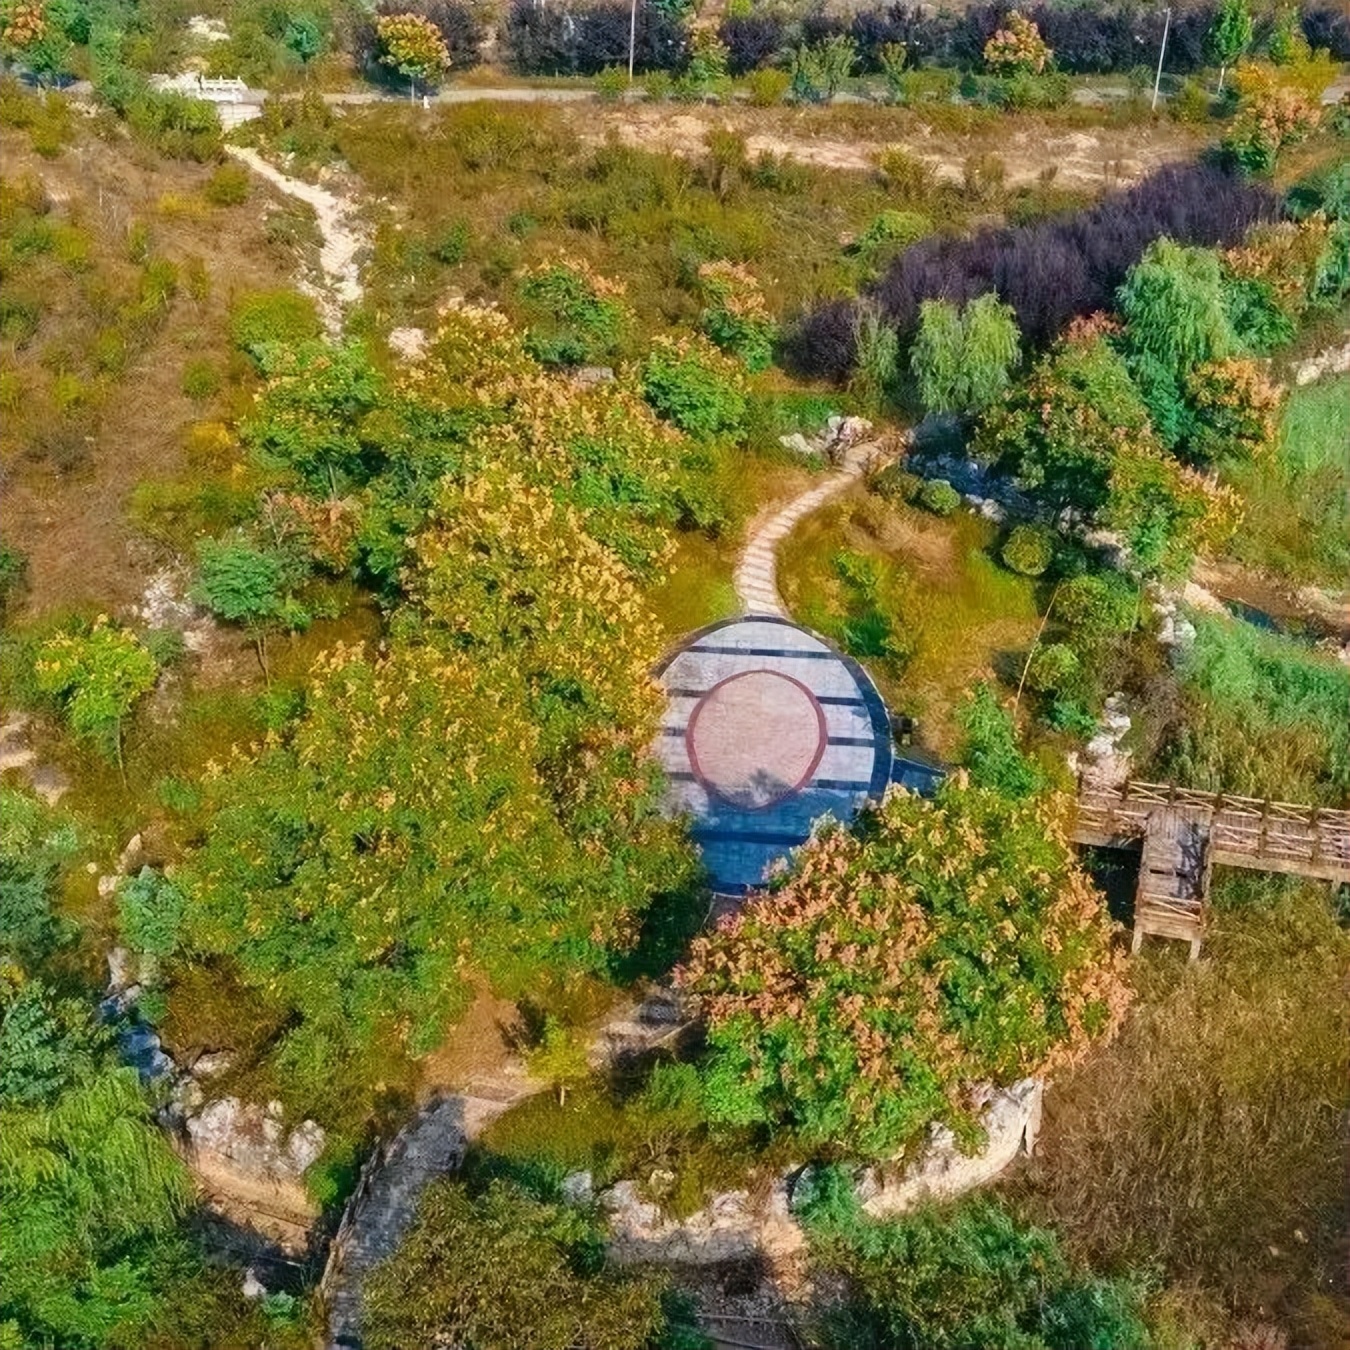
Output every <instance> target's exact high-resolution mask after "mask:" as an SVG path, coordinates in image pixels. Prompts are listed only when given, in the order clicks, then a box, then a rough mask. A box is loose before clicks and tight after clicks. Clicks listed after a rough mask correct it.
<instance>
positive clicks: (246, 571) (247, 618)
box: [192, 535, 310, 681]
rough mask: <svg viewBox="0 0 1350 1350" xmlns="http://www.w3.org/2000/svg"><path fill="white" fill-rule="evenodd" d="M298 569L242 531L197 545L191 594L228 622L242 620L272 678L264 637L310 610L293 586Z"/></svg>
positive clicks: (296, 623)
mask: <svg viewBox="0 0 1350 1350" xmlns="http://www.w3.org/2000/svg"><path fill="white" fill-rule="evenodd" d="M300 580H301V568H300V567H299V565H298V564H297V563H296V562H294V561H293V560H291V559H288V558H286V557H284V556H283V555H282V554H280V553H277V552H273V551H271V550H267V549H261V548H258V547H256V546H255V545H253V544H251V543H250V542H249V541H248V540H247V539H246V538H244V537H243V536H242V535H236V536H234V537H232V538H228V539H204V540H203V541H202V542H201V544H200V546H199V548H198V573H197V581H196V584H195V585H194V587H193V590H192V594H193V598H194V599H197V600H199V601H200V602H201V603H202V604H204V605H206V606H207V608H208V609H210V611H211V612H212V613H213V614H216V615H218V616H219V617H220V618H222V619H224V620H226V622H228V623H237V624H242V625H243V627H244V628H245V629H246V630H247V631H248V634H249V636H250V637H251V638H252V640H253V645H254V648H255V650H256V651H257V653H258V664H259V665H260V666H261V667H262V671H263V675H264V677H265V678H266V679H268V680H269V681H270V680H271V671H270V670H269V668H268V664H267V637H268V634H269V633H270V632H275V631H277V630H279V629H284V628H290V629H298V628H304V627H306V626H307V625H308V623H309V618H310V616H309V613H308V611H307V610H306V609H305V608H304V606H303V605H301V604H300V602H299V601H298V600H296V598H295V596H294V594H293V590H294V587H295V586H296V585H297V584H298V583H299V581H300Z"/></svg>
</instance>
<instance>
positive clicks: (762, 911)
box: [681, 775, 1126, 1157]
mask: <svg viewBox="0 0 1350 1350" xmlns="http://www.w3.org/2000/svg"><path fill="white" fill-rule="evenodd" d="M1065 811H1066V803H1065V802H1064V801H1062V800H1060V799H1058V798H1055V797H1047V796H1039V797H1031V798H1027V799H1025V800H1021V801H1012V800H1009V799H1008V798H1007V797H1005V796H1003V795H1001V794H1000V793H998V792H995V791H992V790H990V789H988V788H981V787H976V786H974V785H972V784H970V783H969V782H968V781H966V780H965V778H964V776H960V775H958V776H956V777H953V778H950V779H948V780H947V781H946V782H945V783H943V785H942V786H941V787H940V788H939V789H938V792H937V795H936V797H935V798H934V799H933V800H931V801H930V800H925V799H923V798H920V797H913V796H910V795H908V794H906V793H903V792H892V793H890V794H889V795H888V796H887V798H886V800H885V801H884V802H883V803H881V804H880V805H879V806H877V807H875V808H874V809H872V810H870V811H868V812H866V813H865V814H864V815H863V816H862V817H860V819H859V820H858V822H857V823H856V825H855V827H854V828H853V829H852V830H844V829H842V828H834V829H832V830H827V831H825V832H824V833H820V834H818V835H817V836H816V837H815V838H814V839H813V840H812V842H811V843H810V844H809V845H807V846H806V847H805V848H803V849H802V850H801V851H800V853H799V854H798V855H797V859H796V862H795V865H794V867H793V869H792V871H791V872H790V874H789V875H788V877H787V878H786V880H785V881H784V882H783V883H782V884H781V885H780V886H778V887H777V888H776V889H775V890H774V891H773V892H771V893H770V894H768V895H763V896H758V897H753V898H751V899H750V900H749V901H747V903H746V904H745V905H744V906H743V908H742V909H741V910H740V912H739V913H738V914H737V915H736V916H735V917H734V918H733V919H732V920H731V921H730V922H728V923H725V924H723V925H721V926H719V927H718V928H717V929H716V930H714V931H713V932H712V933H711V934H708V935H706V936H704V937H700V938H698V939H696V941H695V943H694V946H693V950H692V954H691V957H690V960H689V962H688V964H687V966H686V967H685V968H684V970H683V972H682V976H681V978H682V983H683V985H684V987H685V988H686V989H687V990H688V991H689V992H690V993H691V994H693V995H695V996H696V998H697V999H698V1004H699V1007H700V1009H701V1014H702V1016H703V1018H704V1019H705V1021H706V1022H707V1026H708V1045H709V1061H708V1067H707V1071H706V1081H707V1086H708V1105H709V1113H710V1115H712V1116H713V1117H714V1118H718V1119H723V1120H726V1121H728V1122H734V1123H739V1124H745V1125H749V1124H753V1123H755V1122H765V1123H770V1124H782V1125H788V1126H791V1127H792V1128H794V1129H795V1130H797V1131H798V1133H799V1135H800V1136H801V1137H802V1138H803V1139H804V1140H805V1141H806V1142H807V1143H808V1144H826V1143H835V1144H842V1145H845V1146H847V1147H849V1148H852V1149H854V1150H856V1151H858V1152H860V1153H863V1154H866V1155H870V1156H877V1157H885V1156H888V1155H891V1154H893V1153H894V1152H895V1151H896V1150H897V1149H898V1148H900V1147H901V1146H903V1145H904V1144H906V1143H907V1142H909V1141H911V1140H913V1139H915V1138H917V1137H918V1136H919V1135H920V1134H921V1133H922V1132H923V1131H924V1130H925V1129H926V1128H927V1126H928V1125H929V1124H930V1123H931V1122H933V1121H935V1120H942V1121H946V1122H949V1123H951V1124H952V1125H954V1126H956V1127H958V1128H961V1129H963V1130H970V1129H973V1128H974V1127H975V1123H974V1121H973V1120H972V1119H971V1117H970V1116H969V1114H968V1109H967V1108H965V1107H963V1106H962V1105H961V1101H962V1098H963V1094H964V1093H965V1092H966V1090H967V1089H968V1088H969V1087H970V1085H972V1084H974V1083H977V1082H990V1081H992V1082H995V1083H1009V1082H1012V1081H1014V1080H1016V1079H1018V1078H1021V1077H1023V1076H1025V1075H1028V1074H1035V1073H1043V1072H1045V1071H1046V1069H1047V1068H1048V1067H1049V1066H1052V1065H1054V1064H1057V1063H1065V1062H1067V1061H1070V1060H1072V1059H1074V1058H1075V1057H1077V1056H1078V1055H1080V1054H1081V1053H1082V1052H1083V1051H1084V1050H1086V1048H1087V1047H1088V1046H1089V1045H1090V1044H1091V1043H1092V1042H1093V1041H1094V1040H1096V1039H1097V1038H1098V1037H1100V1036H1103V1035H1107V1034H1110V1033H1111V1032H1112V1031H1113V1030H1114V1028H1115V1026H1116V1025H1117V1024H1118V1022H1119V1019H1120V1017H1121V1015H1122V1013H1123V1008H1124V1004H1125V1001H1126V995H1125V990H1124V986H1123V984H1122V983H1121V976H1120V970H1121V958H1120V956H1119V954H1118V953H1114V952H1113V951H1112V947H1111V936H1110V933H1111V925H1110V921H1109V920H1108V918H1107V916H1106V911H1105V907H1104V905H1103V903H1102V900H1101V897H1100V896H1099V895H1098V894H1097V892H1096V891H1095V890H1094V889H1093V887H1092V885H1091V883H1090V882H1089V881H1088V880H1087V878H1086V877H1085V876H1084V874H1083V873H1082V871H1081V870H1080V869H1079V867H1078V864H1077V861H1076V859H1075V857H1074V854H1073V849H1072V846H1071V845H1070V844H1069V842H1068V840H1067V837H1066V835H1065V823H1064V818H1065Z"/></svg>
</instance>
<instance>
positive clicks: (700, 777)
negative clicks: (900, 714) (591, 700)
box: [657, 615, 892, 895]
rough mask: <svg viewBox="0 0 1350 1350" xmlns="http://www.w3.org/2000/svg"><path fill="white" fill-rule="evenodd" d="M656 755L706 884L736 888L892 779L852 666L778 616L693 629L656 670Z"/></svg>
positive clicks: (884, 732)
mask: <svg viewBox="0 0 1350 1350" xmlns="http://www.w3.org/2000/svg"><path fill="white" fill-rule="evenodd" d="M659 673H660V678H661V682H662V684H663V686H664V687H665V690H666V694H667V697H668V703H667V707H666V715H665V719H664V723H663V725H662V728H661V733H662V734H661V736H660V738H659V744H658V746H657V754H658V756H659V757H660V759H661V762H662V763H663V764H664V765H665V768H666V774H667V777H668V778H669V780H670V796H669V806H670V807H671V809H672V810H676V811H687V812H688V813H689V814H690V815H691V816H692V818H693V824H692V829H691V833H692V834H693V836H694V838H695V839H696V840H697V841H698V843H699V846H700V848H701V849H702V851H703V858H704V862H705V863H706V865H707V867H708V871H709V872H710V873H711V875H712V883H713V888H714V890H716V891H718V892H720V893H723V894H731V895H739V894H741V893H743V892H744V891H745V889H746V888H747V887H750V886H754V885H757V884H758V883H759V882H760V881H762V880H763V878H764V871H765V868H766V867H768V865H769V864H770V863H772V862H774V861H776V860H777V859H779V858H782V857H784V856H785V855H786V854H787V853H788V852H790V851H791V850H792V849H794V848H796V847H797V846H798V845H800V844H803V843H805V842H806V840H807V839H808V838H809V837H810V834H811V827H812V825H813V823H814V822H815V821H816V820H817V819H818V818H819V817H821V816H823V815H826V814H829V815H832V816H834V817H835V818H836V819H837V820H849V819H851V818H852V816H853V815H854V814H855V813H856V812H857V810H858V808H859V807H860V806H861V805H862V803H863V802H864V801H865V800H866V799H867V798H868V797H879V796H880V795H881V793H882V792H883V791H884V789H885V787H886V784H887V783H888V782H889V781H890V780H891V769H892V760H891V748H890V744H891V741H890V725H889V721H888V718H887V714H886V709H885V707H884V705H883V704H882V701H881V697H880V695H879V694H878V693H877V691H876V687H875V686H874V685H873V684H872V682H871V680H870V679H868V677H867V675H866V674H865V673H864V672H863V671H862V669H861V668H860V667H859V666H858V665H857V664H856V662H854V661H851V660H849V659H848V658H847V657H845V656H841V655H840V654H839V653H838V652H836V651H835V650H834V649H833V648H832V647H830V646H829V645H828V644H827V643H825V642H823V641H822V640H821V639H820V638H818V637H816V636H815V635H814V634H812V633H808V632H807V631H806V630H805V629H802V628H798V627H797V625H796V624H794V623H790V622H789V621H788V620H786V619H781V618H776V617H765V616H759V615H756V616H753V617H749V618H741V619H730V620H726V621H725V622H723V623H720V624H714V625H712V626H711V627H710V628H705V629H703V630H702V631H701V632H698V633H695V634H693V635H692V636H691V637H690V638H689V639H688V641H687V642H686V644H685V645H684V646H683V647H682V648H680V650H679V651H677V652H676V653H675V654H674V656H672V657H671V658H670V659H669V660H668V661H667V662H666V664H665V665H664V667H663V668H662V670H661V671H660V672H659Z"/></svg>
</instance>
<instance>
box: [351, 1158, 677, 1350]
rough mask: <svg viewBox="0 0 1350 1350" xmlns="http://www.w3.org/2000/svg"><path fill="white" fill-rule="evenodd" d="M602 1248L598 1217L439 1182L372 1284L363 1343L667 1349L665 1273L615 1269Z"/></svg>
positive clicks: (510, 1188) (496, 1189) (384, 1349)
mask: <svg viewBox="0 0 1350 1350" xmlns="http://www.w3.org/2000/svg"><path fill="white" fill-rule="evenodd" d="M604 1243H605V1234H604V1230H603V1228H601V1227H600V1225H599V1224H598V1223H597V1222H596V1220H595V1218H594V1217H592V1216H591V1215H590V1214H588V1213H586V1212H585V1211H582V1210H580V1209H573V1208H570V1207H568V1206H567V1205H561V1204H551V1203H548V1202H545V1201H541V1200H538V1199H536V1198H534V1197H533V1196H531V1195H530V1194H529V1193H528V1192H526V1191H524V1190H523V1189H521V1188H520V1187H518V1186H515V1185H512V1184H511V1183H509V1182H506V1181H495V1182H493V1183H491V1184H490V1185H489V1186H488V1187H487V1189H486V1190H485V1191H484V1192H483V1193H482V1194H480V1195H477V1196H473V1195H471V1194H470V1193H469V1191H468V1190H467V1189H466V1188H465V1187H464V1186H463V1185H462V1184H461V1183H460V1182H457V1181H452V1180H446V1179H442V1180H439V1181H435V1182H433V1183H432V1185H431V1186H429V1187H428V1188H427V1190H426V1192H425V1194H424V1195H423V1197H422V1199H421V1201H420V1202H419V1205H418V1210H417V1218H416V1220H415V1221H414V1223H413V1225H412V1228H411V1229H410V1231H409V1232H408V1234H407V1236H406V1237H405V1238H404V1239H403V1241H402V1242H401V1243H400V1244H399V1247H398V1249H397V1251H396V1252H394V1254H393V1255H392V1256H391V1257H390V1258H389V1259H388V1260H387V1261H385V1262H384V1263H383V1264H381V1265H380V1266H378V1267H377V1268H376V1269H375V1271H374V1273H373V1274H372V1276H371V1279H370V1283H369V1285H368V1287H367V1292H366V1296H365V1322H364V1324H363V1332H364V1341H365V1343H366V1344H367V1345H369V1346H370V1347H371V1350H405V1347H408V1346H412V1345H435V1344H439V1343H444V1344H454V1345H481V1346H490V1345H502V1346H505V1345H522V1346H524V1345H528V1346H532V1347H536V1350H645V1347H647V1346H651V1345H656V1344H668V1342H667V1341H666V1339H665V1337H664V1336H663V1335H662V1332H663V1330H664V1328H665V1322H666V1318H665V1314H664V1312H663V1309H662V1293H663V1291H664V1289H665V1287H666V1279H665V1277H664V1276H662V1275H661V1274H659V1273H657V1272H648V1271H636V1270H632V1269H623V1268H621V1267H620V1268H616V1267H614V1266H611V1265H609V1264H607V1263H606V1261H605V1257H604Z"/></svg>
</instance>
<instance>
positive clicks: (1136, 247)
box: [789, 164, 1280, 379]
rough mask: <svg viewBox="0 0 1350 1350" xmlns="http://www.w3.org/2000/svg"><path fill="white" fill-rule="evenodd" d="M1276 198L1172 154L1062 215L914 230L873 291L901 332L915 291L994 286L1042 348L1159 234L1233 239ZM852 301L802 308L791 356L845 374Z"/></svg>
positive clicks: (923, 296) (1111, 293)
mask: <svg viewBox="0 0 1350 1350" xmlns="http://www.w3.org/2000/svg"><path fill="white" fill-rule="evenodd" d="M1279 209H1280V207H1279V201H1278V199H1277V198H1276V197H1275V196H1274V194H1273V193H1271V192H1269V191H1268V190H1267V189H1265V188H1262V187H1258V186H1255V185H1253V184H1250V183H1246V182H1243V181H1242V180H1240V179H1237V178H1233V177H1230V176H1229V175H1228V174H1226V173H1224V172H1223V171H1222V170H1220V169H1217V168H1214V167H1212V166H1210V165H1205V164H1184V165H1183V164H1174V165H1169V166H1167V167H1165V168H1162V169H1159V170H1158V171H1157V172H1156V173H1154V174H1152V175H1150V177H1148V178H1146V179H1144V180H1143V182H1141V183H1139V184H1137V185H1136V186H1135V187H1133V188H1130V189H1129V190H1128V191H1126V192H1121V193H1117V194H1115V195H1113V196H1110V197H1107V198H1104V199H1103V200H1102V201H1100V202H1098V203H1097V204H1096V205H1095V206H1092V207H1091V208H1089V209H1088V210H1085V211H1081V212H1079V213H1078V214H1076V215H1073V216H1070V217H1067V218H1064V219H1059V220H1047V221H1040V222H1037V223H1036V224H1032V225H1022V226H1014V227H1012V228H1007V229H998V230H985V231H983V232H981V233H979V234H976V235H973V236H971V237H969V238H964V239H961V238H950V237H941V236H935V237H933V238H929V239H924V240H921V241H920V242H919V243H917V244H914V245H912V246H911V247H910V248H908V249H906V250H905V251H904V252H903V253H902V254H900V256H899V257H898V258H896V259H895V261H894V262H893V263H892V264H891V266H890V268H889V269H888V270H887V272H886V274H885V275H884V276H883V277H882V278H881V280H880V281H879V282H878V283H877V284H876V286H875V287H873V288H872V291H871V297H872V299H873V300H874V301H875V302H876V303H877V304H878V305H880V307H881V310H882V313H883V314H884V315H885V317H886V320H887V321H888V322H889V323H890V324H891V325H892V326H893V327H894V328H895V329H896V330H897V332H898V333H899V335H900V338H901V340H902V341H908V339H909V338H911V337H912V336H913V334H914V331H915V329H916V328H917V326H918V317H919V306H920V305H921V304H922V303H923V301H925V300H930V299H935V298H939V297H941V298H945V299H949V300H954V301H957V302H960V303H964V302H965V301H967V300H972V299H974V298H975V297H976V296H977V295H983V294H984V293H985V292H987V291H997V292H998V294H999V297H1000V298H1001V299H1002V300H1004V301H1005V302H1006V303H1008V304H1010V305H1011V306H1012V307H1013V309H1014V311H1015V312H1016V314H1017V322H1018V326H1019V327H1020V328H1021V330H1022V334H1023V339H1024V341H1025V342H1026V343H1027V344H1028V346H1030V347H1032V348H1037V347H1042V346H1045V345H1046V344H1047V343H1049V342H1051V341H1052V340H1053V339H1054V338H1055V337H1056V336H1058V335H1059V334H1060V333H1061V332H1063V330H1064V329H1065V328H1067V327H1068V325H1069V323H1070V321H1071V320H1073V319H1075V318H1077V317H1079V316H1081V315H1086V314H1091V313H1094V312H1095V311H1097V310H1106V309H1110V308H1111V307H1112V305H1113V302H1114V299H1115V293H1116V289H1117V288H1118V287H1119V286H1120V284H1121V282H1122V281H1124V280H1125V273H1126V272H1127V271H1128V270H1129V269H1130V267H1132V266H1133V265H1134V263H1136V262H1137V261H1138V260H1139V258H1140V257H1141V256H1142V255H1143V252H1144V250H1145V249H1146V248H1147V247H1148V245H1149V244H1150V243H1151V242H1152V241H1153V240H1154V239H1157V238H1158V237H1159V236H1160V235H1167V236H1168V237H1169V238H1172V239H1175V240H1177V241H1179V242H1181V243H1185V244H1203V245H1207V246H1211V245H1215V244H1224V243H1232V242H1234V241H1236V240H1237V239H1239V238H1241V237H1242V235H1243V234H1244V233H1245V232H1246V231H1247V230H1248V229H1249V228H1250V227H1251V226H1252V225H1254V224H1255V223H1256V222H1257V221H1259V220H1266V219H1274V218H1275V217H1276V216H1277V215H1278V214H1279ZM855 312H856V302H855V301H852V300H833V301H828V302H826V303H825V304H822V305H821V306H819V307H818V308H817V309H816V310H814V311H813V312H812V313H810V314H808V315H807V316H806V317H805V318H804V319H803V320H802V322H801V323H800V324H799V325H798V326H797V329H796V331H795V333H794V334H793V336H792V340H791V342H790V344H789V346H790V351H789V354H790V357H791V359H792V363H793V365H795V366H796V367H797V368H798V369H799V370H800V371H801V372H802V373H803V374H807V375H811V376H823V377H827V378H831V379H842V378H843V377H844V376H845V375H846V374H847V373H848V371H849V368H850V366H851V365H852V362H853V346H854V340H853V325H854V315H855Z"/></svg>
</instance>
